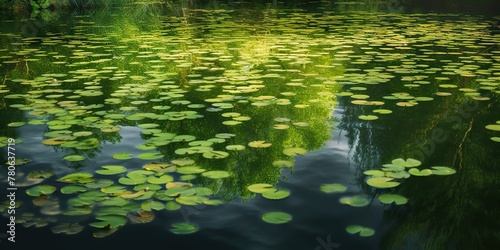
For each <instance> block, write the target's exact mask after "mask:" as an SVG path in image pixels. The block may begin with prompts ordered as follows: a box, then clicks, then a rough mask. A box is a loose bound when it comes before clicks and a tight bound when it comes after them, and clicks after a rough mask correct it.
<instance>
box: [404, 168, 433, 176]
mask: <svg viewBox="0 0 500 250" xmlns="http://www.w3.org/2000/svg"><path fill="white" fill-rule="evenodd" d="M408 173H410V174H412V175H415V176H429V175H431V174H432V170H430V169H422V170H418V169H416V168H412V169H410V171H408Z"/></svg>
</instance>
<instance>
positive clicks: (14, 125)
mask: <svg viewBox="0 0 500 250" xmlns="http://www.w3.org/2000/svg"><path fill="white" fill-rule="evenodd" d="M24 125H26V122H11V123H9V124H7V126H8V127H12V128H17V127H21V126H24Z"/></svg>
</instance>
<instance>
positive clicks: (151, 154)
mask: <svg viewBox="0 0 500 250" xmlns="http://www.w3.org/2000/svg"><path fill="white" fill-rule="evenodd" d="M164 156H165V155H163V154H161V153H159V152H147V153H142V154H139V155H137V158H139V159H142V160H157V159H161V158H163V157H164Z"/></svg>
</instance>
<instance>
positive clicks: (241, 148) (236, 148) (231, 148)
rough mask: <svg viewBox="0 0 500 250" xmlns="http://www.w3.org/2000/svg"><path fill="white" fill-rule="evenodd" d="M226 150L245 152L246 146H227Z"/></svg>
mask: <svg viewBox="0 0 500 250" xmlns="http://www.w3.org/2000/svg"><path fill="white" fill-rule="evenodd" d="M226 149H227V150H243V149H245V146H243V145H227V146H226Z"/></svg>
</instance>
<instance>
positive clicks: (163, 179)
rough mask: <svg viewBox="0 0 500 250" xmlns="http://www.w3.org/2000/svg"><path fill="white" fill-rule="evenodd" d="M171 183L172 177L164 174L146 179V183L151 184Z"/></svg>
mask: <svg viewBox="0 0 500 250" xmlns="http://www.w3.org/2000/svg"><path fill="white" fill-rule="evenodd" d="M171 181H174V177H172V176H170V175H168V174H164V175H162V176H160V177H156V176H149V177H148V179H147V182H149V183H151V184H165V183H167V182H171Z"/></svg>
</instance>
